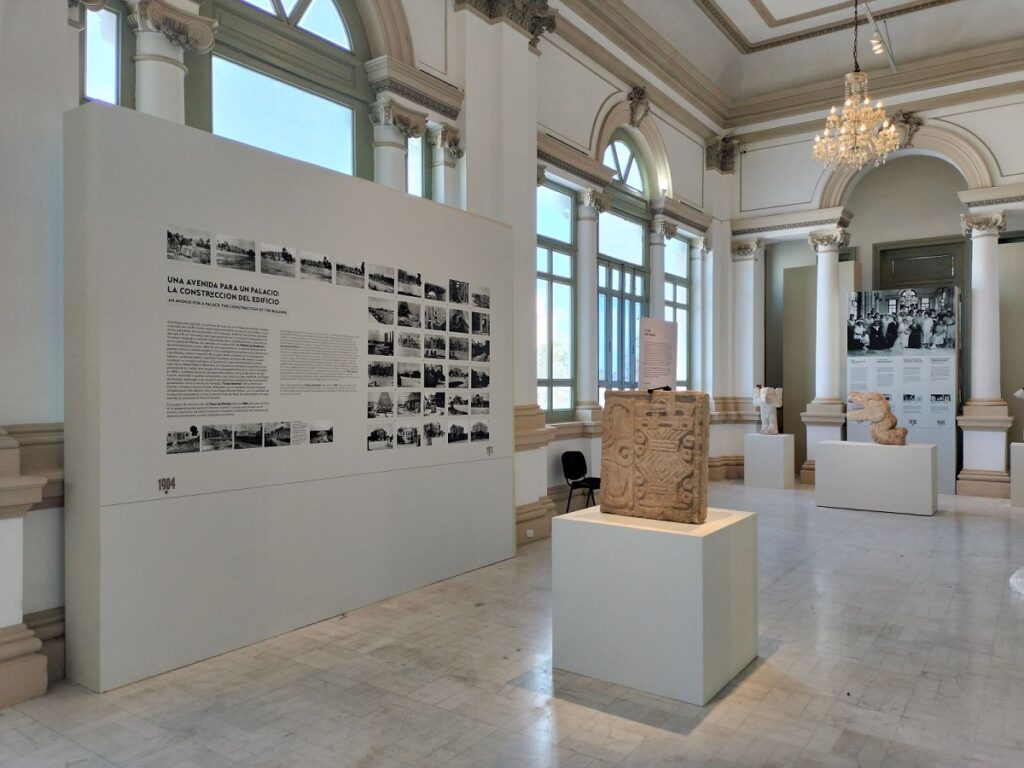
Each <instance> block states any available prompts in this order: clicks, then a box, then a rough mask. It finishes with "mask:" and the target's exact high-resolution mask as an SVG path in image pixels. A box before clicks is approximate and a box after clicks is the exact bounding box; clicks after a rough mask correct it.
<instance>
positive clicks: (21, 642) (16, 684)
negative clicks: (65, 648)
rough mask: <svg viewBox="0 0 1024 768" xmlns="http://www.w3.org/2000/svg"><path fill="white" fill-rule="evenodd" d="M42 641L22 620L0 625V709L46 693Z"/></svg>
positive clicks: (44, 658)
mask: <svg viewBox="0 0 1024 768" xmlns="http://www.w3.org/2000/svg"><path fill="white" fill-rule="evenodd" d="M42 647H43V643H42V641H41V640H40V639H39V638H38V637H36V636H35V634H34V633H33V632H32V630H30V629H29V628H28V627H26V626H25V625H24V624H15V625H14V626H12V627H5V628H4V629H0V709H3V708H4V707H10V706H12V705H14V704H18V703H20V702H22V701H27V700H28V699H34V698H35V697H36V696H42V695H43V694H44V693H46V685H47V677H46V657H45V656H44V655H43V654H41V653H39V650H40V649H41V648H42Z"/></svg>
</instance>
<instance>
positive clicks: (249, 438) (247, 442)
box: [235, 424, 263, 451]
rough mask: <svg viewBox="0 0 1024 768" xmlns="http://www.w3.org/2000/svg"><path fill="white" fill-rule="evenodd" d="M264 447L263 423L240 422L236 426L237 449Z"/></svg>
mask: <svg viewBox="0 0 1024 768" xmlns="http://www.w3.org/2000/svg"><path fill="white" fill-rule="evenodd" d="M262 447H263V424H239V425H238V426H237V427H235V450H236V451H237V450H240V449H242V448H262Z"/></svg>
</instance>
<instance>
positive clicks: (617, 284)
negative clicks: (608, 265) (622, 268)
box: [609, 269, 622, 291]
mask: <svg viewBox="0 0 1024 768" xmlns="http://www.w3.org/2000/svg"><path fill="white" fill-rule="evenodd" d="M611 276H612V279H611V282H610V283H609V287H610V288H611V289H612V290H613V291H619V290H622V286H621V283H622V281H621V280H620V279H619V278H620V277H621V276H622V275H621V273H620V272H619V270H617V269H613V270H612V271H611Z"/></svg>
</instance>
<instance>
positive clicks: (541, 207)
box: [537, 187, 572, 243]
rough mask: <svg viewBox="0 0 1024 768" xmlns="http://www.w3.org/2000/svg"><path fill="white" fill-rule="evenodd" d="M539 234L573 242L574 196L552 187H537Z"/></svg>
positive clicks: (564, 241)
mask: <svg viewBox="0 0 1024 768" xmlns="http://www.w3.org/2000/svg"><path fill="white" fill-rule="evenodd" d="M537 234H538V235H542V236H544V237H550V238H552V239H554V240H560V241H562V242H563V243H571V242H572V196H571V195H567V194H565V193H564V192H559V191H558V190H557V189H552V188H551V187H537Z"/></svg>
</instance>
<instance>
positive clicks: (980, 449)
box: [956, 211, 1013, 498]
mask: <svg viewBox="0 0 1024 768" xmlns="http://www.w3.org/2000/svg"><path fill="white" fill-rule="evenodd" d="M961 222H962V224H963V227H964V233H965V234H968V235H970V236H971V339H970V347H969V349H970V355H971V382H970V383H971V389H970V398H969V399H968V401H967V403H966V405H964V412H963V415H961V416H959V417H958V418H957V424H958V425H959V426H960V428H961V429H962V430H963V469H962V470H961V472H960V474H959V475H958V477H957V483H956V488H957V493H961V494H967V495H975V496H996V497H1003V498H1005V497H1007V496H1009V492H1010V487H1009V473H1008V472H1007V462H1006V452H1007V440H1008V435H1007V433H1008V431H1009V429H1010V427H1011V425H1012V424H1013V419H1012V418H1011V417H1010V413H1009V408H1008V406H1007V405H1006V402H1005V401H1004V400H1003V397H1002V392H1001V386H1000V376H1001V373H1002V370H1001V362H1000V354H999V344H1000V340H1001V338H1002V337H1001V336H1000V328H999V233H1000V232H1002V231H1003V230H1004V229H1005V228H1006V215H1005V213H1003V212H1002V211H999V212H997V213H990V214H968V215H964V216H962V217H961Z"/></svg>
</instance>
